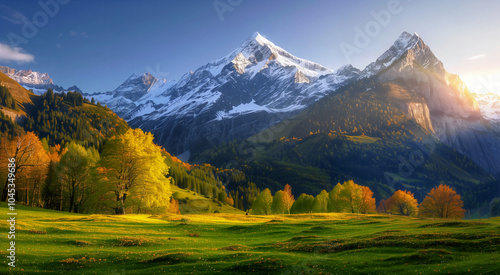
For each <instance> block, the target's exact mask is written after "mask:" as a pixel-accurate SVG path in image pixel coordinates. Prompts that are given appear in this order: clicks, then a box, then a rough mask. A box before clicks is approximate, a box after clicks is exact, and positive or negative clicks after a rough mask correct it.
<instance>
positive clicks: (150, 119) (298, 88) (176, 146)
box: [87, 33, 360, 154]
mask: <svg viewBox="0 0 500 275" xmlns="http://www.w3.org/2000/svg"><path fill="white" fill-rule="evenodd" d="M359 73H360V71H359V70H357V69H355V68H354V67H352V66H344V67H342V68H340V69H339V70H337V71H333V70H331V69H328V68H325V67H324V66H322V65H319V64H317V63H314V62H311V61H307V60H305V59H301V58H298V57H295V56H293V55H292V54H290V53H288V52H287V51H285V50H284V49H282V48H280V47H278V46H276V45H275V44H273V43H272V42H270V41H269V40H267V39H266V38H264V37H263V36H262V35H260V34H259V33H255V34H254V35H252V36H251V37H249V38H248V39H247V40H246V41H245V42H244V43H243V44H242V45H241V46H240V47H238V48H237V49H235V50H234V51H232V52H231V53H230V54H229V55H227V56H225V57H223V58H221V59H218V60H215V61H212V62H209V63H207V64H205V65H204V66H201V67H200V68H198V69H196V70H195V71H192V72H188V73H186V74H185V75H183V76H182V77H181V78H180V79H179V80H178V81H166V80H159V79H156V78H150V76H149V75H146V74H145V75H133V76H131V77H130V78H129V79H127V80H126V81H125V82H124V83H123V84H122V85H120V87H118V88H117V89H116V90H115V91H112V92H107V93H101V94H94V95H92V96H93V97H94V98H95V99H97V100H99V101H100V102H102V103H106V104H107V105H108V107H110V108H111V109H113V110H114V111H115V112H117V113H118V114H119V115H121V116H122V117H124V118H125V119H127V120H128V121H129V124H130V125H131V126H132V127H140V128H142V129H144V130H147V131H151V132H153V133H154V134H155V137H156V140H157V142H158V143H159V144H161V145H163V146H165V147H166V149H167V150H169V151H170V152H172V153H174V154H180V153H182V152H185V151H187V150H189V149H192V148H194V147H199V148H202V147H203V148H207V147H211V146H213V145H216V144H219V143H220V142H222V141H230V140H233V139H237V138H246V137H249V136H251V135H253V134H256V133H257V132H259V131H261V130H263V129H265V128H267V127H269V126H271V125H273V124H275V123H277V122H279V121H281V120H282V119H285V118H288V117H290V116H291V115H293V114H296V113H297V112H299V111H301V110H303V109H304V108H305V107H307V106H309V105H310V104H311V103H312V102H315V101H316V100H318V99H320V98H322V97H323V96H325V95H326V94H328V93H330V92H332V91H335V90H336V89H337V88H338V87H339V86H341V85H342V84H344V83H345V82H346V81H349V80H352V79H355V78H357V77H358V75H359ZM87 97H88V95H87Z"/></svg>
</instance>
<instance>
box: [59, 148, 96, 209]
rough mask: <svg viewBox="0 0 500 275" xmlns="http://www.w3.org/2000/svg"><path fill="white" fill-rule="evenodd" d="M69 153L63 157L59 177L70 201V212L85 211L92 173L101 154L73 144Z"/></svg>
mask: <svg viewBox="0 0 500 275" xmlns="http://www.w3.org/2000/svg"><path fill="white" fill-rule="evenodd" d="M66 148H67V149H68V151H67V152H66V153H65V154H64V155H62V157H61V161H60V162H59V164H58V166H57V171H58V173H57V174H58V176H59V179H60V180H61V182H62V184H63V186H64V187H63V188H64V189H66V190H65V191H66V197H67V198H68V200H69V208H68V211H69V212H72V211H74V212H79V211H83V207H84V204H85V201H86V200H87V199H88V196H89V193H90V189H91V188H92V187H91V186H90V185H92V184H93V182H92V181H90V171H91V169H93V168H94V165H95V164H96V163H97V161H99V153H98V152H97V151H96V150H95V149H93V150H92V149H90V148H89V149H85V148H84V147H83V146H81V145H78V144H76V143H75V142H71V143H70V144H69V145H68V146H67V147H66Z"/></svg>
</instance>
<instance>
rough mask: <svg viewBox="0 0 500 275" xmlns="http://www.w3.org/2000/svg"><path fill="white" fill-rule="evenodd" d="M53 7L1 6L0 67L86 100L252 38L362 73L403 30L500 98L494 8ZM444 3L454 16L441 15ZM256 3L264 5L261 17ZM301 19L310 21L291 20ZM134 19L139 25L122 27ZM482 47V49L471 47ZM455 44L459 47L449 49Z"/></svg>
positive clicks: (181, 68)
mask: <svg viewBox="0 0 500 275" xmlns="http://www.w3.org/2000/svg"><path fill="white" fill-rule="evenodd" d="M54 1H55V0H48V1H46V2H42V3H52V4H53V3H56V4H57V8H55V7H54V6H43V5H39V4H37V2H33V3H32V4H31V5H26V4H25V3H22V4H20V3H17V2H13V1H0V21H2V22H4V24H5V28H3V29H2V30H0V36H2V37H3V39H1V40H0V64H1V65H3V66H7V67H10V68H15V69H31V70H33V71H39V72H42V73H48V74H49V75H50V76H51V78H52V79H53V80H54V83H55V84H57V85H61V86H63V87H65V88H67V87H70V86H72V85H76V86H78V87H79V88H80V89H82V91H84V92H86V93H96V92H105V91H112V90H114V89H116V88H117V87H118V86H119V85H121V84H122V83H123V81H125V80H126V79H128V78H129V77H130V76H131V75H132V74H143V73H146V72H149V73H151V74H153V75H155V76H156V77H163V78H166V79H168V80H178V79H179V78H180V77H181V76H182V75H183V74H185V73H187V72H189V71H194V70H196V69H197V68H198V67H200V66H203V65H204V64H206V63H208V62H210V61H213V60H217V59H220V58H222V57H224V56H226V55H228V54H229V53H231V51H233V50H234V49H236V48H237V47H238V46H239V45H241V44H242V43H243V42H244V41H245V39H247V38H248V37H251V35H252V34H253V33H254V32H258V33H260V34H261V35H262V36H263V37H265V38H266V39H268V40H270V41H271V42H272V43H274V44H275V45H277V46H279V47H281V48H283V49H284V50H286V51H288V52H289V53H290V54H292V55H294V56H297V57H300V58H302V59H306V60H310V61H312V62H315V63H318V64H321V65H322V66H324V67H326V68H329V69H332V70H336V69H338V68H340V67H341V66H344V65H348V64H351V65H353V66H354V67H356V68H358V69H360V70H363V69H364V68H365V67H366V66H367V65H368V64H370V63H371V62H373V61H375V60H376V59H377V58H378V57H379V56H380V55H381V54H383V53H384V52H385V51H386V50H387V49H389V47H390V46H391V45H392V44H393V43H394V41H395V40H396V39H397V38H398V37H399V35H400V34H401V33H402V32H404V31H407V32H409V33H418V34H419V36H420V37H421V38H422V39H423V40H424V42H425V43H426V44H427V45H429V47H430V48H431V50H432V51H433V52H434V54H435V55H436V57H437V58H438V59H440V60H441V61H442V62H443V64H444V66H445V68H446V69H447V71H449V72H450V73H454V74H458V75H459V76H460V77H461V79H462V80H464V82H466V84H467V86H468V87H469V89H470V90H471V92H473V93H485V92H496V93H497V94H498V93H499V92H500V87H498V86H500V85H498V84H500V83H499V82H500V81H497V80H500V69H499V68H498V66H497V65H496V64H498V63H499V61H500V54H499V53H496V52H495V49H496V48H498V47H499V46H500V41H495V39H489V40H486V39H487V38H489V37H495V36H494V30H493V29H491V28H488V26H491V25H494V24H495V21H496V22H497V23H500V22H499V21H500V20H499V19H498V18H496V17H495V15H494V12H493V11H494V10H495V9H494V8H492V6H495V7H496V6H498V5H499V4H497V3H495V2H493V1H486V2H481V3H476V4H471V3H468V2H460V3H458V4H457V3H456V1H443V2H440V3H432V2H430V1H424V2H419V3H413V2H409V1H395V0H390V1H387V2H385V1H384V2H377V3H372V2H369V1H363V3H360V5H357V6H356V7H352V5H348V4H345V3H343V2H338V1H335V2H329V1H322V0H318V1H314V2H312V3H303V2H300V1H293V2H290V3H289V2H286V3H285V2H282V1H272V2H262V1H252V2H249V1H234V2H231V3H233V6H230V5H229V4H228V3H229V2H228V3H225V1H222V0H218V1H214V2H202V1H192V2H189V4H187V3H180V2H176V1H166V2H165V1H150V2H148V5H142V4H136V2H133V1H131V2H120V4H119V5H116V3H110V2H107V3H99V5H100V6H101V7H102V8H101V9H99V10H95V8H94V7H93V5H89V4H88V3H89V2H86V3H81V2H72V1H62V0H58V2H54ZM90 3H94V4H96V2H90ZM264 3H266V4H264ZM451 3H453V9H450V10H449V11H448V12H446V13H442V12H439V10H443V9H440V7H441V8H445V7H449V5H450V4H451ZM46 5H48V4H46ZM262 5H266V7H269V8H268V9H266V10H263V9H262V8H261V7H262ZM429 5H432V6H433V7H435V8H434V9H429ZM50 11H53V13H52V14H51V13H50ZM276 11H279V12H276ZM409 11H411V12H409ZM42 13H46V14H45V17H44V16H42ZM47 13H48V14H47ZM464 14H467V16H468V17H467V18H469V19H468V20H464V19H463V18H464ZM423 15H425V16H426V17H428V20H427V22H426V24H422V22H421V17H420V16H423ZM301 16H302V17H304V18H307V19H309V20H297V18H300V17H301ZM134 17H137V18H139V19H140V20H129V18H134ZM44 18H46V19H47V20H44V22H41V23H45V24H41V23H40V22H39V21H41V20H42V19H44ZM458 20H461V21H458ZM26 22H35V23H37V22H38V23H40V24H38V25H37V26H38V27H37V26H35V28H36V32H35V34H34V35H33V37H27V36H26V35H25V34H27V33H24V32H23V31H24V30H25V29H23V28H25V27H26ZM286 29H291V30H292V31H284V30H286ZM370 32H372V33H370ZM12 34H14V35H18V36H20V38H18V40H16V41H17V42H18V43H17V44H18V45H16V43H12V42H13V41H12V37H13V35H12ZM367 34H373V35H367ZM363 35H364V37H363ZM360 37H361V38H360ZM23 39H24V40H23ZM481 40H483V41H486V42H487V43H477V41H481ZM16 41H14V42H16ZM25 42H26V43H25ZM457 44H460V45H461V47H460V48H459V50H457V51H452V50H450V48H451V47H454V46H455V45H457ZM123 45H127V46H123ZM455 47H456V46H455ZM7 54H10V60H9V56H7V57H6V55H7Z"/></svg>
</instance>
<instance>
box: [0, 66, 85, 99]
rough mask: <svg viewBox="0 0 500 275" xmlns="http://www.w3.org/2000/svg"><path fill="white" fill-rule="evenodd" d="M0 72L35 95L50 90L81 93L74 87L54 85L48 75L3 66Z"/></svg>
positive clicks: (0, 67)
mask: <svg viewBox="0 0 500 275" xmlns="http://www.w3.org/2000/svg"><path fill="white" fill-rule="evenodd" d="M0 72H2V73H4V74H5V75H7V76H8V77H10V78H12V79H13V80H15V81H16V82H17V83H19V84H20V85H21V86H22V87H24V88H25V89H27V90H31V91H33V93H34V94H36V95H41V94H43V93H44V92H46V91H47V89H52V90H54V92H56V93H61V92H68V91H72V92H79V93H83V92H82V90H80V89H79V88H78V87H77V86H76V85H73V86H71V87H68V88H67V89H65V88H63V87H61V86H59V85H56V84H54V81H53V80H52V78H50V76H49V74H48V73H41V72H34V71H32V70H16V69H12V68H9V67H5V66H0Z"/></svg>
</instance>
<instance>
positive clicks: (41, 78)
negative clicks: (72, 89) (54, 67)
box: [0, 66, 54, 85]
mask: <svg viewBox="0 0 500 275" xmlns="http://www.w3.org/2000/svg"><path fill="white" fill-rule="evenodd" d="M0 71H1V72H2V73H4V74H6V75H7V76H9V77H10V78H12V79H14V80H15V81H16V82H18V83H23V84H32V85H50V84H54V82H53V81H52V79H51V78H50V76H49V74H48V73H40V72H33V71H32V70H16V69H12V68H9V67H4V66H0Z"/></svg>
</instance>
